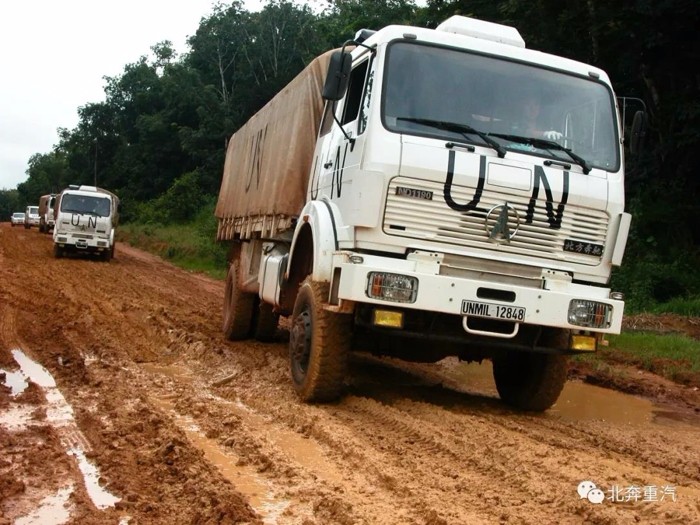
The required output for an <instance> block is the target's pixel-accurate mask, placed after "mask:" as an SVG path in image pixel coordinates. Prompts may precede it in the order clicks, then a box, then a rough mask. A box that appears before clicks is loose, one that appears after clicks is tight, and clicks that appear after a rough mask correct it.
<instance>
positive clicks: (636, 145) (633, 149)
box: [630, 111, 648, 155]
mask: <svg viewBox="0 0 700 525" xmlns="http://www.w3.org/2000/svg"><path fill="white" fill-rule="evenodd" d="M647 126H648V119H647V114H646V112H645V111H637V112H636V113H635V114H634V118H633V119H632V129H631V130H630V153H632V154H634V155H637V154H638V153H639V152H640V151H642V149H643V148H644V139H645V138H646V135H647Z"/></svg>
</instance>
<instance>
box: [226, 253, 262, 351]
mask: <svg viewBox="0 0 700 525" xmlns="http://www.w3.org/2000/svg"><path fill="white" fill-rule="evenodd" d="M254 307H255V294H252V293H245V292H242V291H241V290H240V289H239V288H238V261H234V262H233V263H231V266H230V267H229V269H228V274H227V275H226V288H225V295H224V318H223V323H222V329H223V332H224V335H225V336H226V338H227V339H229V340H231V341H238V340H241V339H246V338H247V337H249V336H250V332H251V326H252V322H253V309H254Z"/></svg>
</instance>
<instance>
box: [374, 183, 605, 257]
mask: <svg viewBox="0 0 700 525" xmlns="http://www.w3.org/2000/svg"><path fill="white" fill-rule="evenodd" d="M397 186H402V187H406V186H408V187H411V188H415V189H417V190H425V191H426V192H433V199H432V200H427V199H419V198H407V197H405V196H400V195H397V194H396V187H397ZM474 192H475V189H474V188H468V187H464V186H456V185H453V186H452V198H453V199H454V200H455V201H456V202H461V203H466V202H469V201H471V199H472V198H473V196H474ZM442 195H443V183H441V182H434V181H424V180H419V179H409V178H405V177H396V178H394V179H393V180H392V182H391V184H390V186H389V192H388V197H387V202H386V210H385V215H384V225H383V229H384V232H385V233H386V234H388V235H393V236H398V237H407V238H411V239H424V240H428V241H434V242H441V243H448V244H456V245H460V246H472V247H476V248H481V249H484V250H498V251H499V252H502V253H507V254H513V255H525V256H531V257H544V258H548V259H555V260H557V261H567V262H571V263H578V264H584V265H590V266H595V265H597V264H599V263H600V259H601V257H602V249H601V250H600V252H598V253H595V254H587V253H577V252H575V251H565V250H564V246H565V244H566V243H569V244H570V243H571V242H572V241H575V242H580V243H582V244H584V245H586V246H600V247H602V246H604V245H605V239H606V236H607V231H608V222H609V218H608V215H607V213H605V212H603V211H599V210H593V209H589V208H584V207H581V206H576V205H573V204H566V206H565V208H564V213H563V216H562V219H561V225H560V227H559V228H551V227H550V222H549V220H548V216H547V211H546V209H545V201H544V199H542V195H540V199H538V201H537V204H536V206H535V210H534V214H533V217H532V222H531V223H530V224H525V217H526V215H527V209H528V205H529V202H530V196H529V195H527V196H513V195H510V194H505V193H501V192H498V191H494V190H492V189H489V188H484V191H483V193H482V195H481V199H480V202H479V208H481V209H485V210H490V209H491V208H493V207H495V206H502V205H503V204H505V203H506V202H507V203H508V204H509V205H510V206H512V207H513V208H515V209H516V210H517V213H518V215H519V216H520V225H519V228H518V231H517V234H516V235H515V236H514V237H513V238H512V239H511V240H510V242H507V243H506V242H501V243H496V242H494V241H493V240H491V239H489V235H488V232H487V230H486V225H485V222H486V213H485V212H479V211H469V212H460V211H456V210H453V209H452V208H450V207H449V206H448V205H447V204H446V202H445V201H444V199H443V198H442ZM557 204H558V203H557V202H555V203H554V211H555V213H556V209H557ZM494 222H495V217H494V216H493V215H492V216H491V217H490V218H489V224H490V225H491V226H493V223H494ZM508 227H509V228H510V230H511V232H513V231H515V229H516V227H518V226H517V220H516V218H515V217H512V216H509V217H508Z"/></svg>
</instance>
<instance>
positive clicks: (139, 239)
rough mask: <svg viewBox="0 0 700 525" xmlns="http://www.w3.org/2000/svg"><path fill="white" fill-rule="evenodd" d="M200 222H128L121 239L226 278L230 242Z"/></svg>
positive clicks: (121, 230) (187, 266) (192, 268)
mask: <svg viewBox="0 0 700 525" xmlns="http://www.w3.org/2000/svg"><path fill="white" fill-rule="evenodd" d="M210 233H211V232H209V231H207V230H204V229H202V228H201V226H200V225H198V224H193V223H190V224H178V225H168V226H163V225H155V224H134V223H131V224H124V225H121V226H120V227H119V230H118V240H120V241H123V242H126V243H128V244H130V245H132V246H135V247H136V248H140V249H142V250H144V251H147V252H149V253H152V254H154V255H158V256H159V257H161V258H163V259H165V260H167V261H170V262H171V263H173V264H174V265H176V266H179V267H180V268H183V269H185V270H188V271H192V272H201V273H204V274H206V275H208V276H210V277H213V278H215V279H222V280H223V279H225V278H226V269H227V268H226V249H227V248H226V246H224V245H221V244H218V243H216V242H214V239H213V236H212V235H210Z"/></svg>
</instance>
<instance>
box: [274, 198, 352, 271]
mask: <svg viewBox="0 0 700 525" xmlns="http://www.w3.org/2000/svg"><path fill="white" fill-rule="evenodd" d="M307 229H310V233H311V242H312V247H313V261H312V262H313V265H312V266H313V269H312V272H311V275H312V279H313V280H314V281H321V282H330V280H331V277H332V273H333V254H334V253H335V252H337V251H338V250H339V247H338V246H339V241H340V240H341V237H344V235H343V233H344V230H345V228H344V223H343V222H342V217H341V215H340V210H339V209H338V207H337V206H336V205H335V204H333V203H332V202H331V201H330V200H328V199H325V198H324V199H321V200H314V201H310V202H307V203H306V205H305V206H304V208H303V209H302V211H301V213H300V214H299V221H298V222H297V226H296V228H295V230H294V236H293V237H292V245H291V247H290V251H289V253H290V255H289V261H288V264H287V271H286V273H285V276H286V277H287V278H288V277H289V275H290V269H291V268H293V267H294V264H295V261H297V260H298V259H300V258H301V256H300V255H299V254H298V252H297V248H299V246H301V244H303V243H300V242H299V241H300V239H301V238H302V237H303V236H302V232H304V231H307Z"/></svg>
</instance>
